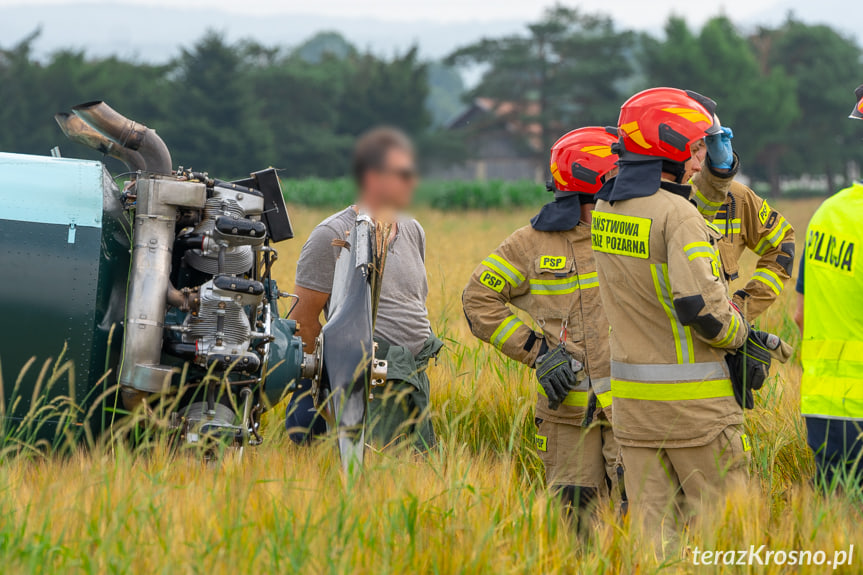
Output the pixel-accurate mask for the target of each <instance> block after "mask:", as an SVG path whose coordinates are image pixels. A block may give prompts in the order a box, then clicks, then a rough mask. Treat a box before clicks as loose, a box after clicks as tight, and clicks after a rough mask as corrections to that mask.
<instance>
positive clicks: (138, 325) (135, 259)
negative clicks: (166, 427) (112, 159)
mask: <svg viewBox="0 0 863 575" xmlns="http://www.w3.org/2000/svg"><path fill="white" fill-rule="evenodd" d="M148 165H149V164H148ZM135 185H136V193H137V206H136V210H135V228H134V232H133V235H132V237H133V238H134V240H135V241H134V246H133V248H132V264H131V268H130V270H129V291H128V294H127V296H126V323H125V326H124V327H125V333H124V344H123V363H122V366H123V367H122V370H121V372H120V386H121V389H122V391H123V401H124V405H125V406H126V407H127V408H128V409H134V408H135V407H136V406H137V405H139V404H140V401H141V399H142V397H146V394H150V393H159V392H163V391H165V390H167V389H168V388H170V385H171V379H172V377H173V375H174V372H175V371H176V369H175V368H174V367H172V366H168V365H162V364H161V363H160V362H161V357H162V344H163V340H164V322H165V311H166V309H167V306H168V303H169V302H171V303H172V304H174V305H177V306H179V307H182V306H185V307H187V308H189V309H192V308H193V306H194V305H196V303H197V295H196V294H193V293H191V292H190V293H188V294H184V293H183V292H181V291H178V290H176V289H175V288H174V287H173V286H171V279H170V276H171V256H172V248H173V245H174V238H175V229H174V227H175V225H176V221H177V212H178V210H179V209H180V208H193V209H199V210H200V209H203V208H204V204H205V202H206V201H207V187H206V185H204V184H203V183H200V182H182V181H178V180H176V179H174V178H171V177H164V176H157V175H155V174H152V173H151V174H148V175H147V176H145V177H139V178H138V179H137V182H136V184H135Z"/></svg>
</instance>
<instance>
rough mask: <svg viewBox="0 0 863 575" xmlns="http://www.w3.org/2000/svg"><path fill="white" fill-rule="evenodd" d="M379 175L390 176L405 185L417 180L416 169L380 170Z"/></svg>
mask: <svg viewBox="0 0 863 575" xmlns="http://www.w3.org/2000/svg"><path fill="white" fill-rule="evenodd" d="M381 173H383V174H392V175H394V176H396V177H398V178H399V179H401V180H402V181H403V182H407V183H410V182H414V181H416V179H417V178H419V173H418V172H417V171H416V168H385V169H383V170H381Z"/></svg>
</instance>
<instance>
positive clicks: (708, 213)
mask: <svg viewBox="0 0 863 575" xmlns="http://www.w3.org/2000/svg"><path fill="white" fill-rule="evenodd" d="M689 183H690V184H692V180H689ZM692 190H693V191H694V192H695V196H694V198H693V199H694V200H695V205H696V206H697V207H698V211H699V212H701V214H702V215H703V216H704V217H705V218H706V219H707V220H711V219H713V216H715V215H716V212H718V211H719V208H721V207H722V204H723V201H724V200H720V201H718V202H714V201H711V200H708V199H707V196H705V195H704V194H702V193H701V190H699V189H698V188H696V187H695V186H693V187H692Z"/></svg>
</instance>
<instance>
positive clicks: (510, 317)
mask: <svg viewBox="0 0 863 575" xmlns="http://www.w3.org/2000/svg"><path fill="white" fill-rule="evenodd" d="M527 266H528V264H527V263H526V262H525V257H524V256H523V255H522V254H521V253H520V250H518V249H516V248H515V247H514V246H512V244H511V242H509V240H507V241H504V243H503V244H501V245H500V247H498V248H497V249H496V250H495V251H494V252H493V253H492V254H490V255H489V256H488V257H487V258H486V259H484V260H483V262H482V263H481V264H480V265H478V266H477V268H476V269H475V270H474V272H473V275H471V278H470V281H469V282H468V284H467V287H465V289H464V293H463V294H462V305H463V307H464V315H465V317H466V318H467V322H468V325H469V326H470V330H471V333H473V334H474V335H475V336H476V337H478V338H479V339H481V340H483V341H484V342H486V343H490V344H492V345H494V346H495V347H496V348H498V349H499V350H501V351H502V352H503V353H504V354H506V355H507V356H509V357H511V358H513V359H515V360H517V361H520V362H522V363H524V364H526V365H529V366H533V364H534V362H535V361H536V357H537V355H538V354H539V350H540V347H541V344H542V341H541V340H540V339H539V338H538V337H537V335H536V334H535V333H534V331H533V330H532V329H531V328H529V327H528V326H527V325H526V324H525V323H524V322H523V321H521V320H520V319H519V318H518V316H516V315H515V314H513V313H512V310H510V308H509V307H508V306H507V304H508V303H509V302H510V300H511V299H512V298H514V297H517V296H519V295H522V294H524V293H526V292H527V291H528V289H529V283H528V281H527V279H526V277H527V274H526V272H527Z"/></svg>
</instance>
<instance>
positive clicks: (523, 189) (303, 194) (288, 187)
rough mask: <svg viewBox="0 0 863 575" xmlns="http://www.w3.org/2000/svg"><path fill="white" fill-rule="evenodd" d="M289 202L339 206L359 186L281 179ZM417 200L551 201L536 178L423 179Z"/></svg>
mask: <svg viewBox="0 0 863 575" xmlns="http://www.w3.org/2000/svg"><path fill="white" fill-rule="evenodd" d="M282 190H283V192H284V195H285V199H286V201H287V202H288V203H292V204H296V205H301V206H307V207H316V208H318V207H319V208H330V209H337V208H340V207H344V206H348V205H350V204H352V203H353V202H354V199H355V196H356V187H355V185H354V183H353V181H351V180H349V179H347V178H341V179H333V180H326V179H321V178H305V179H296V180H288V179H286V180H282ZM416 194H417V197H416V199H417V203H418V204H419V205H424V206H429V207H432V208H435V209H439V210H466V209H479V210H489V209H508V208H518V207H524V206H539V205H542V204H543V203H545V202H548V201H551V199H552V196H551V194H549V193H548V192H546V191H545V188H544V187H543V186H541V185H539V184H536V183H534V182H527V181H523V182H501V181H496V180H491V181H487V182H480V181H445V180H427V181H422V182H421V183H420V185H419V188H418V189H417V192H416Z"/></svg>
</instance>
